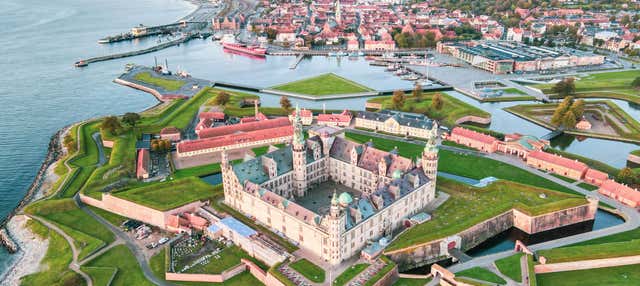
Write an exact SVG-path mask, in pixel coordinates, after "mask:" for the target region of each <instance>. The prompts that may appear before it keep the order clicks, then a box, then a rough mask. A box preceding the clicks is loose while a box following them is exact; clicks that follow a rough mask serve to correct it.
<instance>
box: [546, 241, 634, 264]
mask: <svg viewBox="0 0 640 286" xmlns="http://www.w3.org/2000/svg"><path fill="white" fill-rule="evenodd" d="M538 255H540V256H544V257H546V258H547V263H560V262H570V261H580V260H588V259H602V258H611V257H622V256H631V255H640V239H637V240H629V241H620V242H609V243H603V244H592V245H578V246H567V247H561V248H554V249H547V250H540V251H538Z"/></svg>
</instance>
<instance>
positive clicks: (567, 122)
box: [562, 110, 576, 128]
mask: <svg viewBox="0 0 640 286" xmlns="http://www.w3.org/2000/svg"><path fill="white" fill-rule="evenodd" d="M562 125H564V127H566V128H574V127H575V126H576V116H575V115H574V114H573V112H571V110H569V111H567V113H565V114H564V116H562Z"/></svg>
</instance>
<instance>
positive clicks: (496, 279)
mask: <svg viewBox="0 0 640 286" xmlns="http://www.w3.org/2000/svg"><path fill="white" fill-rule="evenodd" d="M458 276H462V277H469V278H473V279H477V280H482V281H487V282H491V283H497V284H501V285H504V284H507V281H505V280H504V279H502V278H501V277H500V276H498V275H496V274H495V273H493V272H491V271H489V270H487V269H484V268H480V267H473V268H469V269H467V270H463V271H460V272H457V273H456V278H457V277H458Z"/></svg>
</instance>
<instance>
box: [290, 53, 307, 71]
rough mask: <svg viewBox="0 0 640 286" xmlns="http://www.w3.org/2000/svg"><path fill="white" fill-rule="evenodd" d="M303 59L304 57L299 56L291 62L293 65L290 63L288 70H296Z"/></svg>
mask: <svg viewBox="0 0 640 286" xmlns="http://www.w3.org/2000/svg"><path fill="white" fill-rule="evenodd" d="M303 58H304V55H303V54H299V55H298V56H297V57H296V59H295V60H294V61H293V63H291V65H290V66H289V69H292V70H294V69H296V68H297V67H298V65H299V64H300V62H301V61H302V59H303Z"/></svg>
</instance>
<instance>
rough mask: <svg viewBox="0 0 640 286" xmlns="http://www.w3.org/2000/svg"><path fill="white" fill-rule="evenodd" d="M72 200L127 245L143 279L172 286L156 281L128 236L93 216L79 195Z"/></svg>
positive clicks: (102, 219) (97, 216)
mask: <svg viewBox="0 0 640 286" xmlns="http://www.w3.org/2000/svg"><path fill="white" fill-rule="evenodd" d="M74 200H75V202H76V204H77V205H78V207H79V208H80V209H81V210H82V211H84V212H85V213H87V214H88V215H89V216H91V217H92V218H94V219H95V220H96V221H98V222H99V223H100V224H102V225H103V226H105V227H106V228H107V229H109V230H110V231H111V232H113V234H114V235H115V236H116V238H117V239H119V240H121V241H124V243H125V244H126V245H127V247H128V248H129V250H131V252H132V253H133V255H134V256H135V258H136V260H137V261H138V264H139V265H140V268H142V273H143V274H144V277H145V278H147V280H149V281H151V282H152V283H153V284H156V285H161V286H173V284H171V283H167V282H165V281H164V280H161V279H158V277H156V276H155V275H154V274H153V271H151V267H149V262H148V261H147V258H146V257H145V256H144V253H143V251H142V249H140V248H139V247H138V245H137V244H136V243H135V241H133V239H132V238H131V237H130V236H128V235H127V234H126V233H124V232H122V231H121V230H120V229H119V228H117V227H115V226H113V225H112V224H111V223H109V222H108V221H107V220H105V219H104V218H102V217H101V216H99V215H97V214H95V213H94V212H93V211H91V210H90V209H89V208H87V207H86V206H85V205H84V203H82V201H80V196H79V195H77V194H76V196H75V197H74Z"/></svg>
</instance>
